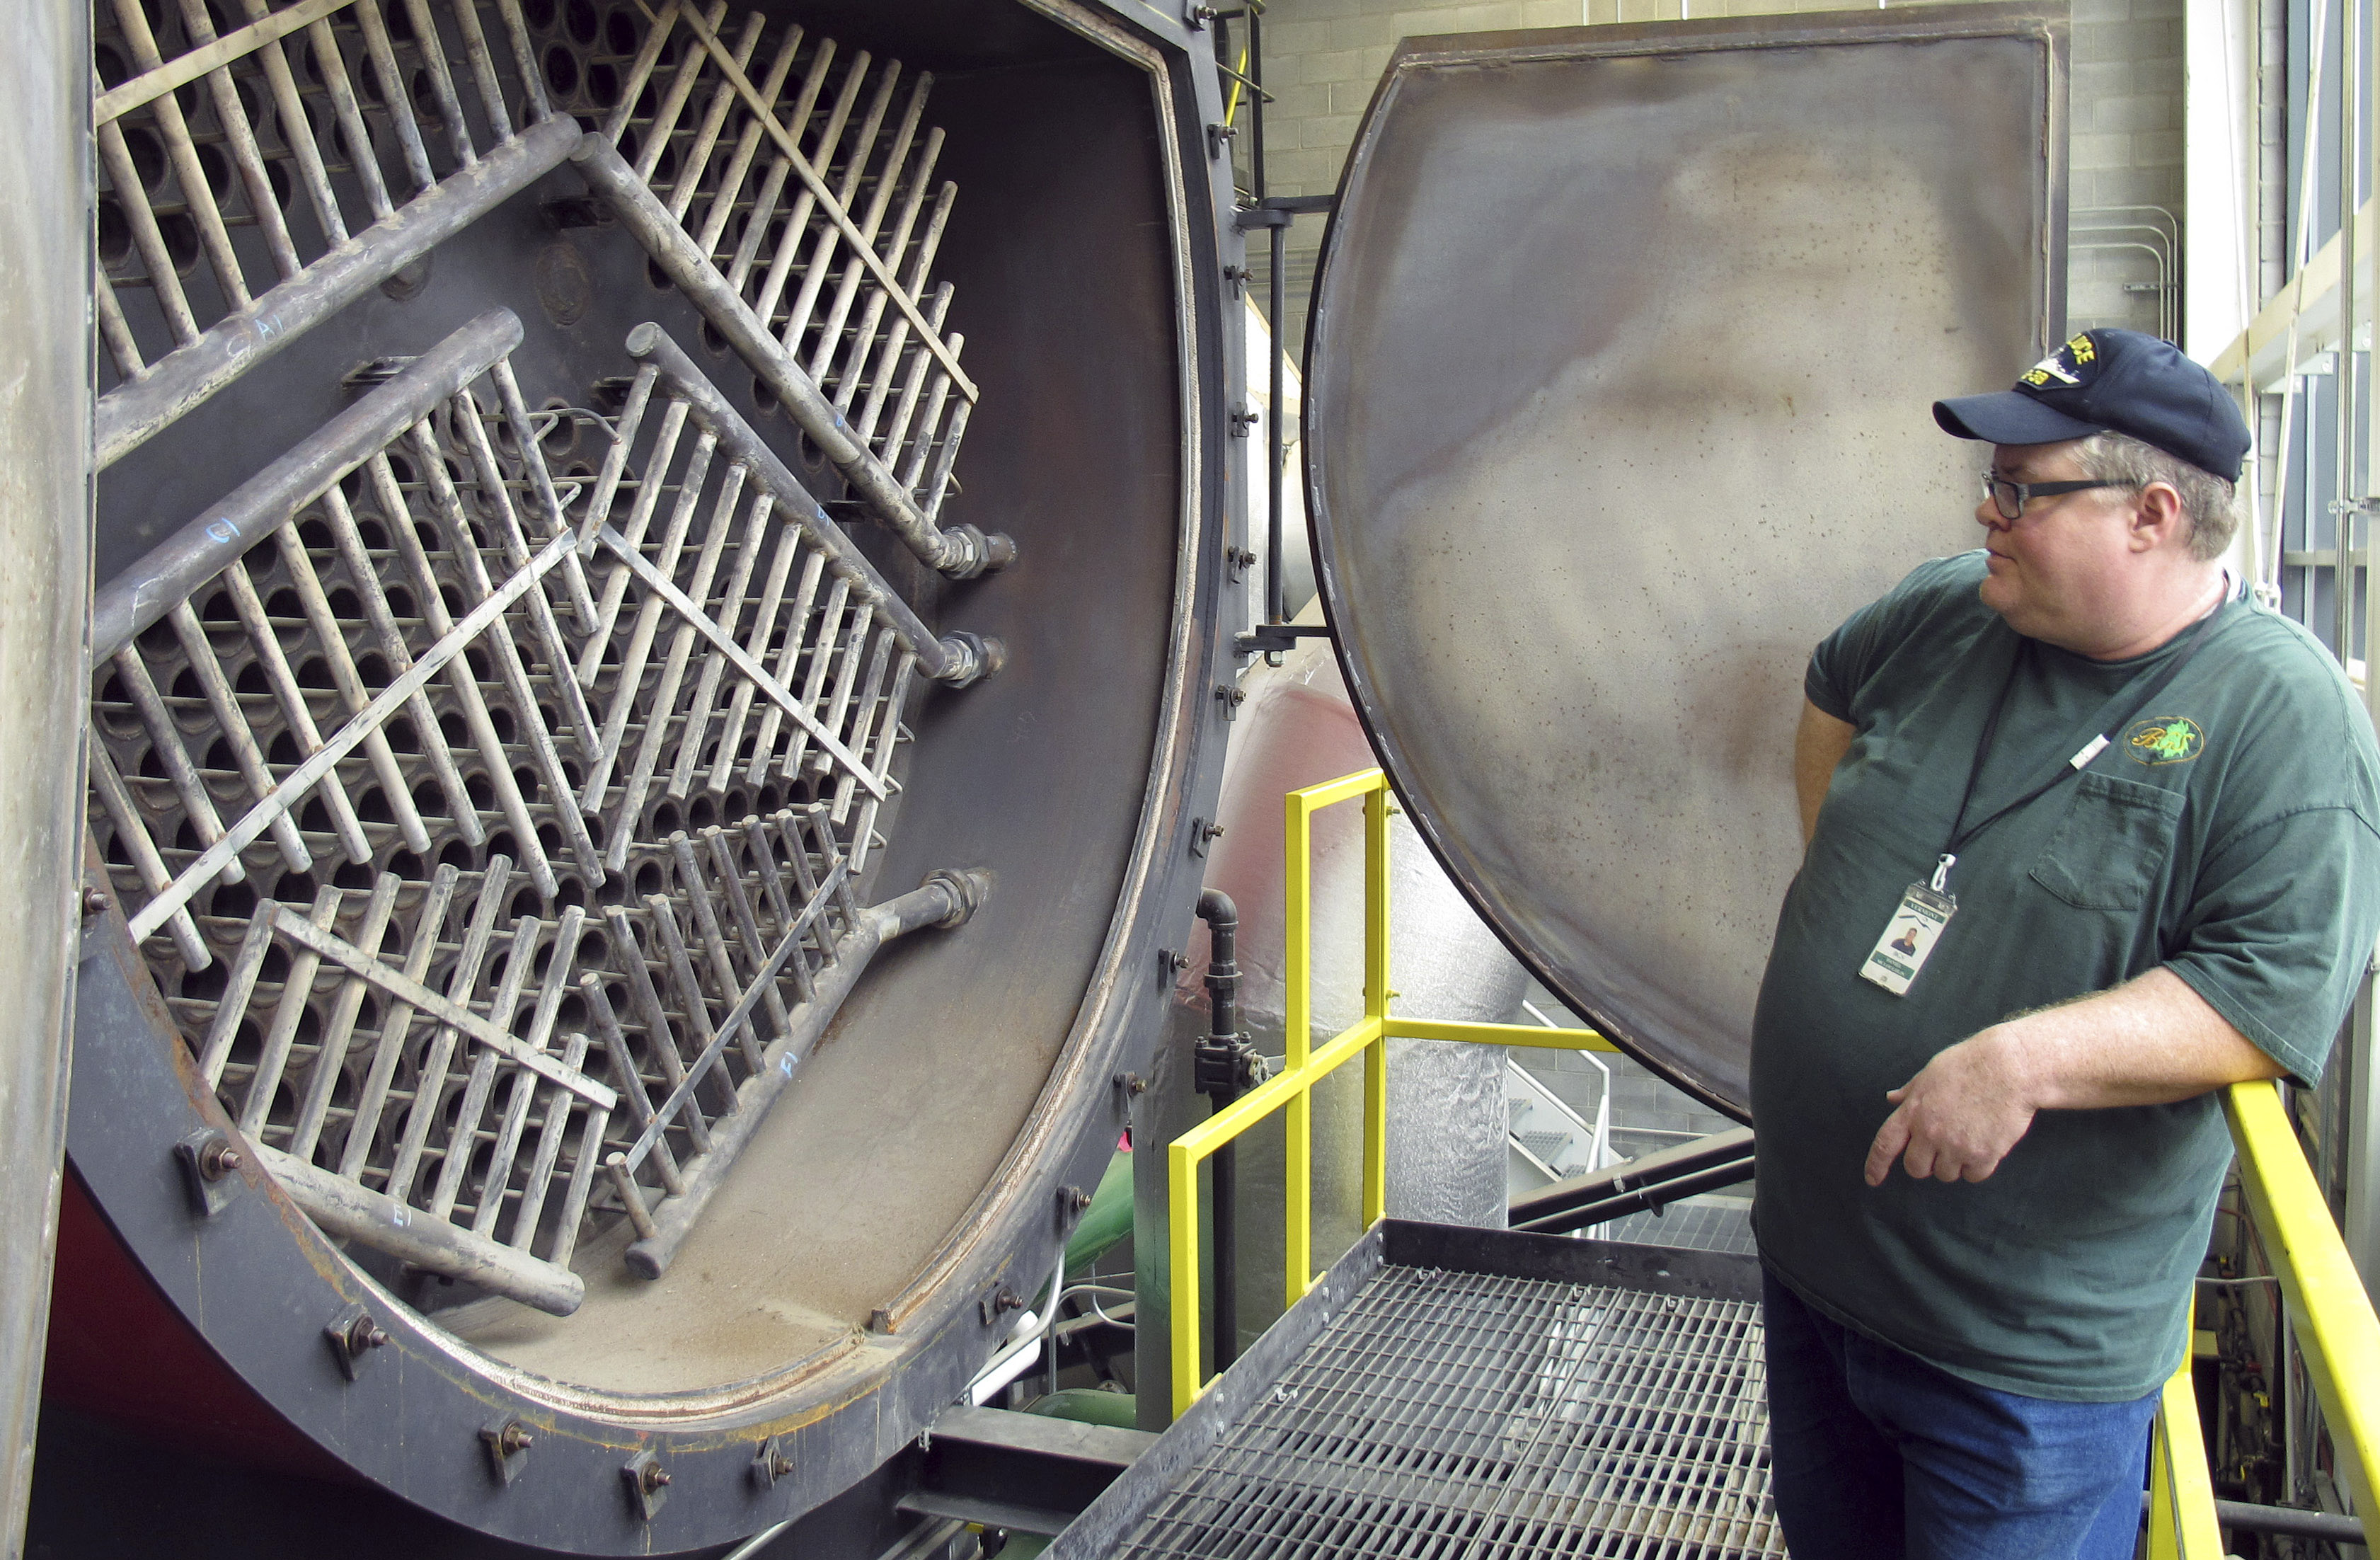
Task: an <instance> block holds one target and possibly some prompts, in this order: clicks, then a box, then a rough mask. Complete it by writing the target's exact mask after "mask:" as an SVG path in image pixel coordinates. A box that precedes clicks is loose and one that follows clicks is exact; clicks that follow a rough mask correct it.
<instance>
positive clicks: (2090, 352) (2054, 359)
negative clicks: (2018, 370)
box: [2017, 335, 2099, 390]
mask: <svg viewBox="0 0 2380 1560" xmlns="http://www.w3.org/2000/svg"><path fill="white" fill-rule="evenodd" d="M2098 362H2099V349H2098V348H2097V347H2095V346H2093V345H2092V343H2091V338H2090V337H2089V336H2087V335H2078V336H2076V337H2075V338H2074V339H2073V340H2071V341H2070V342H2068V343H2067V344H2066V345H2065V346H2063V347H2059V348H2058V350H2057V351H2055V352H2052V353H2051V354H2050V355H2049V356H2048V357H2046V358H2044V359H2043V360H2041V361H2039V362H2037V363H2035V364H2034V365H2033V367H2031V368H2029V369H2027V370H2025V371H2024V372H2023V373H2022V374H2020V375H2018V377H2017V383H2018V384H2030V385H2032V386H2033V387H2034V389H2036V390H2039V389H2043V388H2045V387H2046V386H2047V385H2048V384H2049V383H2050V382H2051V381H2052V380H2055V381H2057V382H2058V384H2076V385H2079V384H2083V383H2084V382H2085V381H2086V380H2088V379H2089V378H2090V377H2091V371H2092V370H2093V369H2095V368H2096V367H2097V366H2098Z"/></svg>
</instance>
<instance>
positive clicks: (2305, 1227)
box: [1166, 769, 2380, 1560]
mask: <svg viewBox="0 0 2380 1560" xmlns="http://www.w3.org/2000/svg"><path fill="white" fill-rule="evenodd" d="M1356 798H1362V799H1363V803H1364V1014H1363V1017H1362V1018H1358V1019H1357V1020H1356V1021H1355V1022H1354V1024H1352V1025H1350V1026H1349V1027H1348V1028H1347V1029H1345V1030H1342V1031H1341V1032H1340V1033H1339V1034H1337V1035H1335V1036H1333V1037H1332V1038H1331V1039H1330V1041H1329V1042H1326V1043H1324V1044H1323V1045H1321V1046H1319V1047H1316V1046H1314V1045H1313V1044H1312V1043H1311V1033H1312V1027H1313V1014H1314V993H1313V979H1314V950H1313V932H1314V871H1313V842H1314V828H1313V820H1314V815H1315V814H1316V813H1317V812H1318V811H1320V810H1322V809H1324V808H1326V807H1330V806H1334V805H1336V804H1337V803H1340V802H1342V801H1352V800H1354V799H1356ZM1285 802H1286V807H1287V817H1286V823H1287V828H1286V831H1285V840H1284V850H1285V853H1286V856H1287V860H1286V867H1287V871H1286V874H1285V878H1284V882H1285V890H1286V895H1287V900H1288V903H1287V906H1286V908H1287V911H1288V914H1287V918H1286V932H1287V937H1288V944H1289V945H1288V947H1287V949H1286V950H1285V953H1286V957H1285V959H1284V963H1283V974H1284V980H1285V983H1286V990H1285V992H1284V993H1283V997H1284V1001H1283V1008H1284V1014H1285V1018H1286V1019H1287V1028H1288V1034H1287V1037H1286V1045H1285V1050H1286V1056H1285V1057H1284V1060H1283V1064H1282V1067H1281V1072H1280V1073H1279V1074H1278V1075H1277V1076H1275V1077H1273V1078H1271V1079H1268V1080H1266V1081H1265V1082H1264V1083H1263V1084H1261V1085H1259V1086H1258V1087H1257V1089H1255V1090H1253V1091H1250V1092H1249V1093H1248V1094H1246V1095H1245V1096H1244V1097H1242V1098H1241V1099H1240V1100H1238V1101H1237V1102H1235V1103H1233V1104H1232V1105H1230V1106H1229V1107H1227V1108H1225V1109H1223V1110H1220V1111H1218V1112H1216V1113H1215V1114H1214V1115H1212V1116H1209V1117H1208V1119H1207V1120H1205V1121H1203V1122H1201V1123H1200V1124H1199V1125H1197V1126H1196V1127H1192V1128H1191V1129H1190V1130H1189V1131H1187V1132H1185V1133H1184V1134H1183V1135H1182V1136H1181V1137H1179V1138H1177V1139H1175V1140H1173V1141H1172V1144H1170V1145H1169V1146H1168V1148H1167V1150H1166V1170H1167V1188H1166V1191H1167V1198H1166V1207H1167V1212H1168V1214H1169V1219H1170V1223H1171V1225H1172V1228H1171V1229H1170V1230H1169V1232H1168V1235H1169V1247H1170V1250H1171V1254H1172V1339H1171V1343H1172V1378H1173V1391H1172V1407H1173V1414H1174V1417H1175V1418H1177V1419H1178V1418H1180V1417H1181V1415H1182V1414H1183V1413H1184V1412H1185V1411H1186V1410H1187V1409H1188V1408H1189V1407H1190V1405H1191V1404H1193V1403H1195V1402H1196V1401H1197V1399H1198V1397H1199V1395H1201V1394H1202V1393H1204V1392H1205V1391H1206V1390H1207V1385H1208V1383H1207V1381H1206V1379H1205V1377H1204V1374H1203V1371H1202V1361H1201V1351H1200V1348H1199V1332H1200V1328H1199V1321H1200V1316H1199V1310H1200V1308H1199V1289H1200V1253H1199V1249H1198V1166H1199V1165H1200V1164H1202V1163H1203V1162H1205V1161H1206V1160H1207V1158H1208V1156H1210V1155H1211V1154H1213V1153H1214V1152H1215V1151H1216V1150H1218V1149H1220V1148H1221V1147H1222V1146H1223V1145H1224V1144H1226V1143H1228V1142H1231V1141H1232V1140H1234V1139H1236V1138H1238V1137H1239V1136H1240V1135H1241V1134H1243V1133H1245V1131H1247V1130H1248V1128H1250V1127H1254V1126H1255V1125H1256V1124H1257V1122H1259V1121H1261V1120H1263V1119H1265V1118H1266V1117H1267V1116H1269V1115H1272V1114H1273V1113H1274V1112H1275V1111H1281V1112H1284V1113H1285V1116H1286V1127H1287V1138H1288V1142H1287V1152H1286V1165H1285V1170H1286V1175H1285V1177H1284V1179H1285V1188H1284V1189H1285V1196H1286V1199H1287V1207H1286V1208H1285V1210H1284V1227H1285V1230H1286V1235H1287V1238H1286V1241H1285V1248H1286V1249H1285V1251H1284V1261H1283V1274H1282V1279H1283V1283H1282V1301H1283V1304H1284V1305H1294V1304H1296V1303H1297V1302H1298V1301H1299V1300H1300V1299H1302V1298H1305V1293H1306V1291H1307V1290H1308V1289H1310V1288H1312V1287H1313V1286H1314V1284H1315V1282H1316V1275H1315V1274H1314V1271H1313V1258H1314V1252H1313V1119H1314V1118H1313V1091H1314V1088H1315V1086H1316V1085H1317V1084H1318V1083H1320V1082H1321V1081H1322V1080H1323V1079H1325V1078H1328V1077H1330V1075H1331V1074H1332V1073H1333V1072H1336V1071H1337V1070H1338V1069H1339V1068H1340V1066H1342V1065H1344V1064H1345V1063H1347V1062H1348V1061H1350V1060H1352V1059H1354V1056H1355V1055H1356V1054H1358V1053H1361V1054H1363V1057H1364V1138H1363V1143H1364V1149H1363V1164H1364V1170H1363V1219H1364V1223H1365V1224H1366V1225H1370V1224H1372V1223H1373V1222H1374V1221H1376V1220H1378V1218H1379V1217H1380V1216H1381V1214H1382V1213H1384V1212H1385V1209H1386V1205H1387V1197H1388V1092H1389V1086H1388V1042H1390V1040H1400V1039H1410V1040H1440V1041H1463V1042H1471V1043H1475V1044H1481V1045H1526V1046H1539V1047H1552V1048H1558V1049H1566V1050H1594V1051H1611V1050H1616V1049H1617V1047H1615V1046H1614V1045H1612V1043H1611V1042H1609V1041H1608V1040H1605V1039H1604V1038H1603V1037H1602V1036H1601V1035H1598V1034H1597V1033H1595V1032H1594V1031H1593V1030H1551V1029H1538V1028H1534V1027H1531V1026H1529V1025H1524V1024H1476V1023H1462V1022H1451V1021H1447V1020H1442V1019H1427V1018H1402V1017H1399V1016H1396V1015H1393V1014H1391V1013H1390V1011H1389V1003H1390V998H1392V997H1394V996H1395V995H1396V993H1395V992H1393V991H1392V990H1390V986H1389V871H1388V867H1389V818H1390V813H1391V811H1392V809H1391V807H1390V791H1389V785H1388V778H1387V776H1386V775H1385V774H1383V773H1382V772H1381V771H1379V770H1378V769H1368V770H1366V771H1364V772H1363V773H1361V774H1350V775H1347V776H1345V777H1343V778H1342V779H1338V780H1332V781H1330V782H1327V783H1325V784H1323V785H1319V786H1306V787H1305V789H1303V790H1296V791H1292V792H1290V793H1289V794H1288V796H1287V798H1285ZM2223 1110H2224V1115H2225V1116H2226V1118H2227V1119H2228V1121H2229V1123H2230V1127H2231V1136H2232V1140H2233V1142H2234V1143H2235V1144H2236V1145H2237V1147H2238V1149H2239V1165H2240V1185H2241V1187H2242V1188H2244V1190H2245V1191H2246V1194H2247V1200H2248V1210H2249V1214H2250V1217H2251V1218H2252V1219H2253V1221H2254V1222H2255V1224H2256V1225H2257V1227H2258V1228H2259V1229H2260V1230H2261V1231H2262V1232H2263V1234H2264V1237H2265V1248H2266V1249H2267V1250H2268V1251H2269V1252H2270V1253H2271V1255H2272V1258H2273V1263H2274V1269H2275V1272H2276V1274H2277V1276H2278V1278H2279V1281H2280V1289H2281V1295H2282V1298H2283V1300H2284V1303H2285V1304H2286V1305H2287V1306H2288V1307H2289V1316H2290V1319H2291V1321H2292V1322H2294V1323H2295V1326H2296V1335H2297V1338H2298V1343H2299V1347H2300V1348H2301V1351H2302V1352H2303V1354H2304V1357H2305V1362H2306V1370H2307V1373H2308V1375H2309V1376H2310V1377H2311V1378H2312V1380H2313V1388H2314V1395H2315V1396H2316V1398H2317V1399H2318V1400H2319V1402H2320V1404H2321V1406H2322V1410H2323V1415H2324V1418H2325V1421H2326V1423H2327V1424H2328V1426H2329V1428H2330V1432H2331V1435H2332V1437H2333V1440H2334V1443H2335V1444H2337V1446H2338V1452H2339V1456H2338V1474H2339V1477H2340V1480H2341V1481H2342V1483H2344V1484H2345V1486H2346V1489H2347V1493H2348V1498H2349V1500H2350V1503H2351V1504H2352V1505H2353V1507H2354V1509H2355V1510H2356V1511H2357V1512H2358V1513H2360V1514H2362V1516H2363V1517H2364V1519H2365V1520H2366V1521H2367V1522H2368V1521H2372V1520H2374V1519H2375V1518H2380V1501H2375V1499H2374V1491H2375V1490H2380V1317H2375V1315H2374V1310H2373V1307H2372V1301H2371V1298H2370V1297H2369V1296H2368V1295H2367V1294H2366V1293H2365V1292H2364V1288H2363V1285H2362V1279H2361V1278H2360V1277H2359V1276H2358V1275H2357V1274H2356V1271H2355V1266H2354V1264H2353V1262H2352V1261H2350V1258H2349V1257H2348V1254H2347V1246H2346V1243H2345V1242H2344V1241H2343V1240H2341V1239H2340V1238H2339V1234H2338V1225H2336V1224H2334V1223H2333V1222H2332V1220H2331V1217H2330V1210H2329V1207H2328V1205H2327V1204H2325V1202H2324V1200H2323V1197H2322V1192H2321V1190H2320V1188H2318V1187H2317V1186H2316V1185H2315V1184H2314V1178H2313V1172H2312V1170H2310V1169H2309V1168H2308V1167H2307V1164H2306V1161H2305V1155H2304V1152H2302V1151H2301V1149H2300V1148H2299V1146H2298V1140H2297V1135H2296V1134H2295V1133H2294V1132H2293V1131H2292V1130H2291V1129H2290V1127H2289V1117H2288V1115H2287V1113H2286V1112H2285V1111H2284V1110H2283V1108H2282V1105H2281V1099H2280V1094H2279V1091H2278V1090H2277V1088H2276V1087H2275V1086H2274V1085H2272V1084H2270V1083H2242V1084H2237V1085H2234V1086H2233V1087H2232V1088H2231V1089H2229V1090H2228V1091H2227V1092H2226V1094H2225V1097H2224V1101H2223ZM2154 1446H2155V1456H2154V1457H2153V1459H2152V1463H2151V1469H2150V1474H2151V1487H2150V1521H2149V1545H2150V1549H2149V1553H2150V1554H2151V1555H2152V1557H2154V1560H2168V1557H2172V1560H2220V1556H2221V1555H2222V1553H2223V1550H2222V1542H2221V1532H2220V1530H2219V1528H2218V1526H2217V1524H2216V1515H2215V1494H2214V1485H2213V1481H2212V1480H2211V1479H2210V1477H2209V1475H2208V1470H2207V1464H2206V1454H2205V1439H2204V1432H2203V1430H2202V1427H2201V1426H2200V1424H2199V1420H2198V1405H2197V1399H2196V1396H2195V1395H2194V1393H2193V1392H2192V1385H2191V1361H2190V1354H2189V1351H2188V1350H2185V1351H2184V1353H2183V1357H2182V1363H2181V1368H2180V1370H2178V1371H2175V1372H2174V1374H2173V1376H2172V1377H2171V1378H2169V1379H2168V1381H2167V1383H2166V1384H2165V1386H2164V1388H2163V1389H2162V1391H2161V1392H2160V1394H2159V1398H2158V1405H2157V1414H2156V1432H2155V1443H2154Z"/></svg>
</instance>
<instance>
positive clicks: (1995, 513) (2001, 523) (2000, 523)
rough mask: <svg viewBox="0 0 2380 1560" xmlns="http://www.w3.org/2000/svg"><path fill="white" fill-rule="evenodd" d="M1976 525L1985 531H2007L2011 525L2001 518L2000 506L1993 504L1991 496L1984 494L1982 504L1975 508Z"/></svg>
mask: <svg viewBox="0 0 2380 1560" xmlns="http://www.w3.org/2000/svg"><path fill="white" fill-rule="evenodd" d="M1975 523H1976V524H1977V525H1979V526H1982V527H1983V528H1984V529H1985V530H2008V528H2009V526H2010V521H2008V520H2004V519H2002V518H2000V510H1999V506H1998V505H1997V504H1995V503H1993V502H1992V495H1991V494H1984V496H1983V500H1982V502H1980V503H1978V504H1977V505H1976V506H1975Z"/></svg>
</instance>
